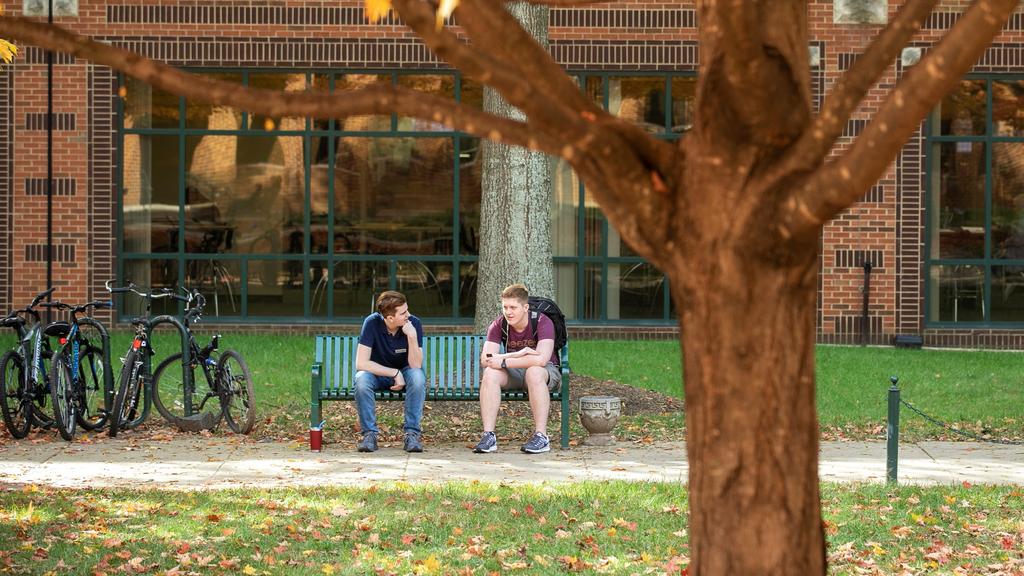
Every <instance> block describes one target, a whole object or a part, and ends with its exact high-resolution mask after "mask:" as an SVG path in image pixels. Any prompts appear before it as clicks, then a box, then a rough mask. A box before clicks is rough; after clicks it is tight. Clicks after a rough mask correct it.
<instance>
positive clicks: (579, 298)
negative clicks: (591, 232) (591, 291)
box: [576, 180, 587, 320]
mask: <svg viewBox="0 0 1024 576" xmlns="http://www.w3.org/2000/svg"><path fill="white" fill-rule="evenodd" d="M576 188H577V196H578V198H579V199H578V200H577V202H576V318H579V319H580V320H582V319H583V317H584V315H585V313H586V310H587V308H586V306H585V305H584V303H583V299H584V298H585V297H586V289H585V288H584V282H586V274H584V270H583V266H584V265H583V258H584V256H586V252H587V247H586V246H584V244H583V243H584V242H585V241H586V233H585V230H584V229H583V228H584V225H585V223H586V218H587V211H586V206H584V201H585V200H586V195H587V191H586V188H585V187H584V186H583V180H580V181H579V184H577V185H576Z"/></svg>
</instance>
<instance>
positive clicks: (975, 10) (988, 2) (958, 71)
mask: <svg viewBox="0 0 1024 576" xmlns="http://www.w3.org/2000/svg"><path fill="white" fill-rule="evenodd" d="M1017 3H1018V1H1017V0H976V1H975V2H974V3H973V4H972V5H971V7H970V8H968V9H967V11H966V12H965V13H964V15H963V16H962V17H961V18H960V20H959V21H958V22H957V23H956V25H954V26H953V28H952V29H951V30H950V31H949V32H948V33H946V35H945V36H944V37H943V38H942V40H940V41H939V43H938V44H936V45H935V46H934V48H933V49H932V50H931V51H929V52H928V54H927V55H926V56H925V57H924V58H923V59H922V60H921V62H920V63H918V64H917V65H915V66H914V67H913V68H911V69H910V70H909V71H908V72H907V74H906V75H905V76H904V77H903V79H902V80H900V82H899V83H898V84H897V85H896V88H894V89H893V91H892V92H891V93H890V94H889V96H888V97H887V98H886V99H885V101H884V102H883V103H882V106H881V108H880V109H879V111H878V112H877V113H876V114H875V115H874V117H873V118H872V120H871V122H870V123H869V124H868V125H867V127H866V128H865V130H864V132H863V133H861V135H860V136H859V137H858V138H857V139H856V140H855V141H854V142H853V145H852V146H851V147H850V149H849V150H847V151H846V153H845V154H843V155H842V156H841V157H840V158H838V159H837V160H836V161H835V162H832V163H831V164H828V165H826V166H824V167H823V168H821V169H819V170H817V171H816V172H814V174H813V175H812V176H811V177H810V178H807V179H806V180H805V181H804V182H803V185H802V186H800V187H799V188H798V190H797V192H796V193H795V194H793V196H792V197H791V198H790V199H789V200H788V201H787V202H786V203H785V205H784V206H783V207H782V209H781V212H780V214H779V219H778V233H779V234H780V235H781V236H782V237H784V238H794V239H801V240H806V239H807V238H809V237H812V236H815V237H816V236H817V234H818V231H819V230H820V229H821V227H822V226H824V224H825V222H827V221H829V220H830V219H831V218H832V217H834V216H835V215H836V214H838V213H839V212H840V211H842V210H843V209H845V208H846V207H848V206H850V205H851V204H853V203H854V202H856V201H857V200H858V199H859V198H860V197H861V196H862V195H863V194H864V191H865V190H867V189H868V187H870V186H871V185H872V184H874V183H875V182H876V181H877V180H878V178H879V177H881V175H882V174H883V173H884V172H885V170H886V168H887V167H888V166H889V164H890V163H891V161H892V158H893V157H895V156H896V155H897V154H898V153H899V150H900V148H901V147H902V146H903V143H904V142H906V140H907V138H909V137H910V135H911V134H913V133H914V131H915V130H917V129H918V127H919V126H920V124H921V120H922V119H923V118H924V117H925V116H926V115H927V114H928V113H929V112H930V111H931V110H932V109H933V108H934V107H935V105H936V104H937V103H938V102H939V101H940V100H941V98H942V97H943V96H944V95H945V94H946V93H948V92H949V91H950V90H951V89H952V88H953V86H955V85H956V83H957V82H959V81H960V79H961V77H962V76H963V75H964V74H966V73H967V72H968V71H969V70H970V69H971V67H972V66H973V65H974V64H975V63H976V62H977V61H978V59H979V58H980V57H981V56H982V54H984V53H985V49H986V48H987V47H988V45H989V44H990V43H991V41H992V39H993V38H995V37H996V36H997V35H998V34H999V32H1000V31H1001V30H1002V28H1003V26H1004V24H1005V23H1006V20H1007V19H1008V18H1009V17H1010V15H1011V14H1012V13H1013V10H1014V9H1015V8H1016V7H1017Z"/></svg>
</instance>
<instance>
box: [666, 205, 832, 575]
mask: <svg viewBox="0 0 1024 576" xmlns="http://www.w3.org/2000/svg"><path fill="white" fill-rule="evenodd" d="M719 218H721V219H723V220H724V219H726V218H728V215H725V214H723V215H720V216H719ZM694 248H695V250H693V251H692V252H691V253H690V257H689V259H688V261H687V262H685V263H683V264H682V265H681V266H680V267H679V268H678V269H676V270H673V271H671V273H670V276H671V278H672V286H674V287H676V288H674V294H673V297H674V298H676V301H677V302H680V303H682V307H681V319H680V324H681V326H682V327H683V330H682V335H681V344H682V348H683V351H684V370H685V374H686V426H687V450H688V451H689V462H690V472H689V479H690V494H691V501H690V512H691V519H690V533H691V539H692V542H693V549H692V560H693V563H692V565H691V573H693V574H744V575H762V574H764V575H766V574H773V575H774V574H792V575H800V576H805V575H810V574H824V573H825V554H824V550H825V543H824V536H823V532H822V523H821V511H820V502H819V493H818V423H817V417H816V412H815V387H814V311H815V308H814V306H815V300H814V295H815V282H816V272H817V254H816V249H815V248H814V247H809V248H807V249H806V250H805V251H804V253H801V254H789V255H786V256H785V257H784V261H779V260H775V261H772V260H773V259H771V258H766V257H764V256H763V255H761V254H751V253H750V251H747V252H746V253H744V252H743V251H742V249H738V248H737V247H736V246H735V245H729V244H728V243H727V242H725V241H719V242H715V241H707V242H701V246H695V247H694ZM710 336H713V337H710Z"/></svg>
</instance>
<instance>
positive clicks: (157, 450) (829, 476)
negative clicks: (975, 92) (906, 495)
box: [0, 436, 1024, 489]
mask: <svg viewBox="0 0 1024 576" xmlns="http://www.w3.org/2000/svg"><path fill="white" fill-rule="evenodd" d="M820 474H821V478H822V480H825V481H838V482H847V481H866V482H882V481H884V480H885V443H884V442H826V443H823V444H822V447H821V468H820ZM686 477H687V463H686V447H685V444H683V443H681V442H675V443H661V444H652V445H637V444H619V445H617V446H612V447H588V446H581V447H576V448H573V449H572V450H567V451H562V450H558V449H553V450H552V451H551V452H550V453H548V454H541V455H534V456H529V455H526V454H522V453H520V452H519V451H518V446H505V445H503V446H502V451H499V452H496V453H493V454H473V453H472V452H471V451H470V450H469V448H468V446H467V445H462V444H459V445H442V446H438V445H427V447H426V452H423V453H422V454H411V455H410V454H406V453H405V452H403V451H402V449H401V445H400V444H398V445H390V446H388V445H382V447H381V450H380V451H378V452H376V453H373V454H360V453H357V452H355V451H353V450H352V448H351V447H350V446H347V445H328V446H326V449H325V450H324V451H323V452H321V453H317V452H310V451H309V450H308V449H307V447H306V446H305V445H304V444H298V443H264V442H249V441H240V440H238V439H237V438H231V437H227V438H224V437H219V438H209V437H203V436H175V437H173V438H171V437H168V439H166V440H153V439H147V440H133V439H131V438H128V439H121V438H118V439H105V440H103V441H101V442H96V443H92V444H86V443H82V442H76V443H73V444H66V443H64V442H42V443H34V444H33V443H30V442H24V441H22V442H12V443H7V444H4V445H0V485H5V484H6V485H25V484H37V485H48V486H56V487H85V486H89V487H105V486H135V487H139V486H159V487H167V488H181V489H197V488H200V489H218V488H232V487H240V486H255V487H273V486H300V485H317V484H320V485H360V484H369V483H373V482H384V481H405V482H410V483H420V482H435V481H445V480H467V481H468V480H481V481H490V482H506V483H531V482H543V481H551V482H571V481H578V480H604V479H616V480H638V481H669V482H679V481H685V480H686ZM899 479H900V482H903V483H917V484H935V483H960V482H965V481H966V482H971V483H976V484H980V483H991V484H1020V485H1024V446H1002V445H995V444H980V443H968V442H922V443H919V444H903V445H902V446H901V447H900V462H899Z"/></svg>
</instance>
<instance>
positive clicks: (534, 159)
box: [474, 3, 555, 334]
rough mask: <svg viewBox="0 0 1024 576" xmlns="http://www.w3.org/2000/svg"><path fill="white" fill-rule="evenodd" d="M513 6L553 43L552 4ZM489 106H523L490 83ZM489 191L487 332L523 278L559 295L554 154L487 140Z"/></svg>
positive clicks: (497, 110)
mask: <svg viewBox="0 0 1024 576" xmlns="http://www.w3.org/2000/svg"><path fill="white" fill-rule="evenodd" d="M508 8H509V12H511V13H512V14H513V15H514V16H515V17H516V19H517V20H519V22H520V23H521V24H522V25H523V27H524V28H525V29H526V31H527V32H529V33H530V34H531V35H532V36H533V37H534V38H536V39H537V41H538V42H539V43H541V44H542V45H543V46H547V44H548V8H547V7H546V6H533V5H530V4H527V3H515V4H510V5H509V7H508ZM484 110H485V111H487V112H490V113H492V114H495V115H497V116H503V117H506V118H512V119H516V120H523V119H524V118H525V116H524V115H523V113H522V112H520V111H519V110H517V109H516V108H514V107H513V106H511V105H509V104H508V103H507V102H506V101H505V100H504V99H503V98H502V97H501V96H500V95H498V93H497V92H496V91H494V90H493V89H491V88H485V89H484ZM482 152H483V162H484V166H483V197H482V199H481V201H480V263H479V266H478V268H477V297H476V317H475V321H474V330H475V331H476V332H477V333H479V334H482V333H483V332H484V331H486V330H487V325H488V324H490V322H491V321H492V320H494V318H495V317H497V316H498V314H499V313H500V312H501V302H500V295H501V290H502V289H503V288H505V286H508V285H509V284H512V283H515V282H522V283H524V284H526V287H527V288H529V290H530V293H531V294H538V295H544V296H550V297H554V295H555V276H554V265H553V263H552V260H551V173H552V162H553V160H552V159H551V157H550V156H547V155H545V154H543V153H541V152H530V151H528V150H526V149H524V148H520V147H514V146H506V145H504V144H495V143H493V142H490V141H486V142H484V143H483V151H482Z"/></svg>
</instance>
